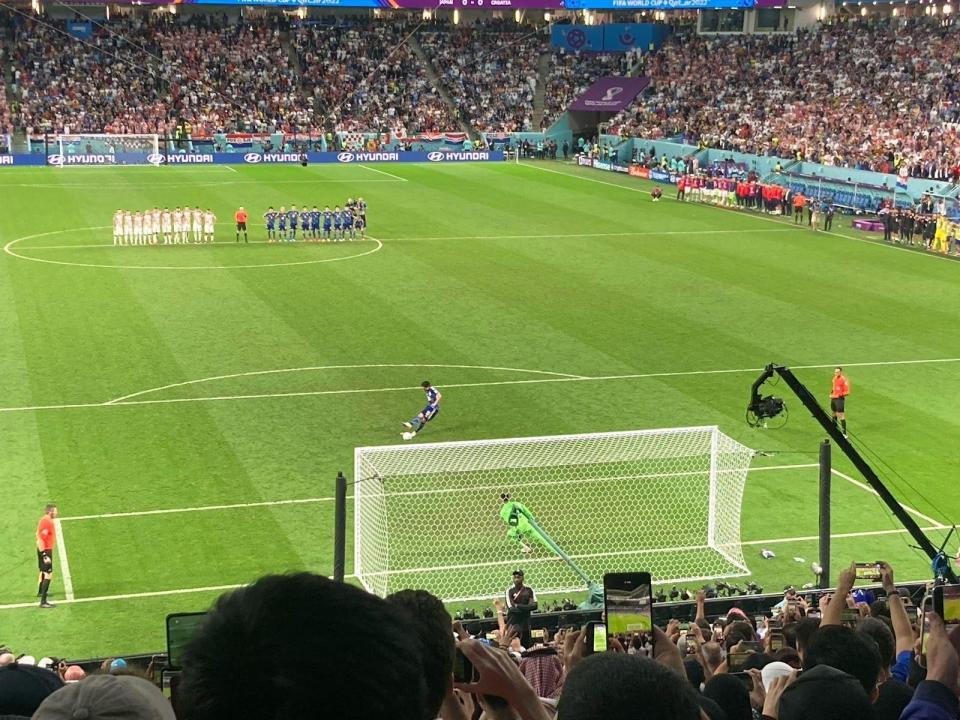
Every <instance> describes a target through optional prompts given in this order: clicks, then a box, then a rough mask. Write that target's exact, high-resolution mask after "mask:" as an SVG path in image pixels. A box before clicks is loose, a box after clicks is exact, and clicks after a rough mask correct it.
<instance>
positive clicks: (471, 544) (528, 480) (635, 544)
mask: <svg viewBox="0 0 960 720" xmlns="http://www.w3.org/2000/svg"><path fill="white" fill-rule="evenodd" d="M752 456H753V451H752V450H751V449H750V448H748V447H746V446H744V445H741V444H740V443H738V442H736V441H735V440H733V439H732V438H730V437H728V436H727V435H724V434H723V433H721V432H720V431H719V429H718V428H717V427H716V426H708V427H688V428H673V429H657V430H634V431H625V432H610V433H594V434H583V435H559V436H544V437H527V438H507V439H499V440H476V441H466V442H450V443H434V444H423V445H390V446H382V447H363V448H357V449H356V450H355V451H354V486H353V487H354V493H355V495H354V567H355V572H356V575H357V578H358V579H359V580H360V582H361V583H362V584H363V585H364V587H366V588H367V589H368V590H369V591H371V592H373V593H375V594H377V595H380V596H384V595H387V594H389V593H391V592H394V591H396V590H399V589H403V588H422V589H425V590H429V591H430V592H432V593H434V594H436V595H438V596H439V597H441V598H443V599H444V600H446V601H458V600H474V599H482V598H489V597H491V596H494V595H498V594H500V593H502V592H503V590H504V588H505V587H506V586H507V584H509V580H510V575H511V572H512V571H513V570H514V569H516V568H517V567H522V568H524V570H525V571H526V578H527V581H528V582H529V583H530V584H531V585H532V586H533V587H534V588H535V589H536V590H537V591H538V592H540V593H548V592H556V593H569V592H576V591H578V590H583V589H584V587H585V581H586V580H587V579H588V578H592V579H594V580H600V579H602V576H603V574H604V573H607V572H618V571H635V570H646V571H649V572H650V573H651V575H652V576H653V578H654V581H655V582H658V583H664V582H677V583H679V582H689V581H694V580H704V579H713V578H730V577H740V576H743V575H746V574H748V570H747V566H746V562H745V561H744V558H743V552H742V548H741V545H740V507H741V501H742V499H743V489H744V485H745V482H746V477H747V470H748V468H749V465H750V459H751V458H752ZM502 496H506V497H505V498H504V497H502ZM541 535H542V536H545V537H547V540H544V539H543V538H542V537H539V536H541Z"/></svg>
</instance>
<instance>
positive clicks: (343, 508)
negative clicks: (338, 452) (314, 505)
mask: <svg viewBox="0 0 960 720" xmlns="http://www.w3.org/2000/svg"><path fill="white" fill-rule="evenodd" d="M333 512H334V515H333V579H334V581H335V582H341V583H342V582H343V574H344V559H345V557H346V551H347V478H346V477H344V475H343V471H340V472H338V473H337V483H336V490H335V492H334V511H333Z"/></svg>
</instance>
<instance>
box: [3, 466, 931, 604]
mask: <svg viewBox="0 0 960 720" xmlns="http://www.w3.org/2000/svg"><path fill="white" fill-rule="evenodd" d="M815 467H819V465H818V464H817V463H800V464H796V465H767V466H762V467H756V468H749V470H748V472H763V471H771V470H792V469H801V468H805V469H811V468H815ZM833 472H834V473H836V474H837V475H839V476H840V477H841V478H843V479H845V480H847V481H849V482H851V483H853V484H854V485H855V486H857V487H859V488H861V489H863V490H867V491H868V492H871V493H874V491H873V490H872V488H870V487H869V486H867V485H865V484H863V483H861V482H859V481H857V480H855V479H853V478H851V477H850V476H849V475H846V474H845V473H841V472H839V471H837V470H834V471H833ZM874 494H875V493H874ZM332 499H333V498H332V497H325V498H304V499H301V500H275V501H265V502H259V503H238V504H235V505H207V506H203V507H193V508H173V509H167V510H145V511H136V512H129V513H104V514H101V515H78V516H74V517H65V518H58V519H57V520H56V521H55V522H57V523H58V528H57V531H58V535H59V536H60V539H61V544H60V548H61V564H62V565H63V566H64V585H65V587H66V586H67V578H68V577H69V570H68V569H67V567H66V551H65V550H64V549H63V544H62V539H63V535H62V531H61V529H60V527H59V523H60V522H62V521H66V520H99V519H105V518H116V517H130V516H138V515H159V514H165V513H181V512H199V511H206V510H223V509H231V508H244V507H261V506H270V505H288V504H294V503H308V502H322V501H329V500H332ZM908 511H910V512H913V513H915V514H916V515H917V516H918V517H921V518H924V519H928V520H930V518H927V517H926V516H925V515H922V514H920V513H917V512H916V511H914V510H910V509H909V508H908ZM931 521H932V520H931ZM932 522H933V525H932V526H930V527H924V528H921V529H922V530H923V531H925V532H930V531H934V530H946V529H948V528H947V527H946V526H944V525H942V524H940V523H938V522H936V521H932ZM905 532H907V530H906V528H896V529H889V530H867V531H863V532H847V533H833V534H831V536H830V537H831V538H834V539H849V538H861V537H880V536H885V535H898V534H902V533H905ZM818 539H819V536H818V535H801V536H796V537H788V538H768V539H765V540H745V541H743V542H742V543H741V545H746V546H750V547H754V546H758V545H761V546H762V545H778V544H784V543H791V542H811V541H816V540H818ZM702 547H705V546H690V547H689V548H687V549H689V550H698V549H701V548H702ZM672 549H677V548H672ZM681 549H683V548H681ZM649 552H653V550H649V549H646V550H640V551H636V550H634V551H629V552H626V551H625V552H624V553H622V554H625V555H635V554H640V553H649ZM603 554H604V555H606V554H609V553H603ZM577 557H579V558H583V557H592V556H591V555H578V556H577ZM551 559H552V558H534V559H533V560H528V562H537V561H540V562H545V561H547V560H551ZM512 562H515V561H514V560H510V561H504V562H500V561H498V562H494V563H487V564H488V565H498V564H509V563H512ZM462 567H463V566H461V565H451V566H442V567H441V566H438V567H432V568H419V569H404V570H402V571H396V574H402V573H412V572H433V571H439V570H444V569H457V568H462ZM346 577H347V578H354V577H356V576H355V575H347V576H346ZM239 587H243V585H242V584H229V585H211V586H207V587H193V588H178V589H172V590H155V591H148V592H138V593H123V594H118V595H101V596H97V597H89V598H76V597H74V596H73V589H72V585H71V586H70V589H69V590H68V591H67V594H66V601H65V602H64V603H62V604H66V603H91V602H109V601H115V600H132V599H137V598H149V597H163V596H168V595H186V594H191V593H203V592H216V591H220V592H223V591H227V590H234V589H236V588H239ZM35 606H36V603H34V602H29V603H11V604H7V605H0V610H15V609H19V608H28V607H35Z"/></svg>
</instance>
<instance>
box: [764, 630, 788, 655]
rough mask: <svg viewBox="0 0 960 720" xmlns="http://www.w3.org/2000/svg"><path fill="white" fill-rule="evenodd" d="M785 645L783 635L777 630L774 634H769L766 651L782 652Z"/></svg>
mask: <svg viewBox="0 0 960 720" xmlns="http://www.w3.org/2000/svg"><path fill="white" fill-rule="evenodd" d="M785 644H786V642H785V641H784V639H783V633H782V632H780V631H779V630H778V631H776V632H771V633H770V636H769V638H768V639H767V649H768V650H769V651H770V652H776V651H777V650H783V648H784V645H785Z"/></svg>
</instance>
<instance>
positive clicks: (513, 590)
mask: <svg viewBox="0 0 960 720" xmlns="http://www.w3.org/2000/svg"><path fill="white" fill-rule="evenodd" d="M536 609H537V596H536V594H535V593H534V592H533V589H532V588H529V587H527V586H526V585H524V584H523V570H514V571H513V585H511V586H510V587H508V588H507V618H506V624H507V627H510V626H513V627H515V628H516V629H517V636H518V637H519V638H520V644H521V645H523V647H525V648H529V647H530V646H531V645H532V644H533V642H532V639H531V637H530V614H531V613H532V612H533V611H534V610H536Z"/></svg>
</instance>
